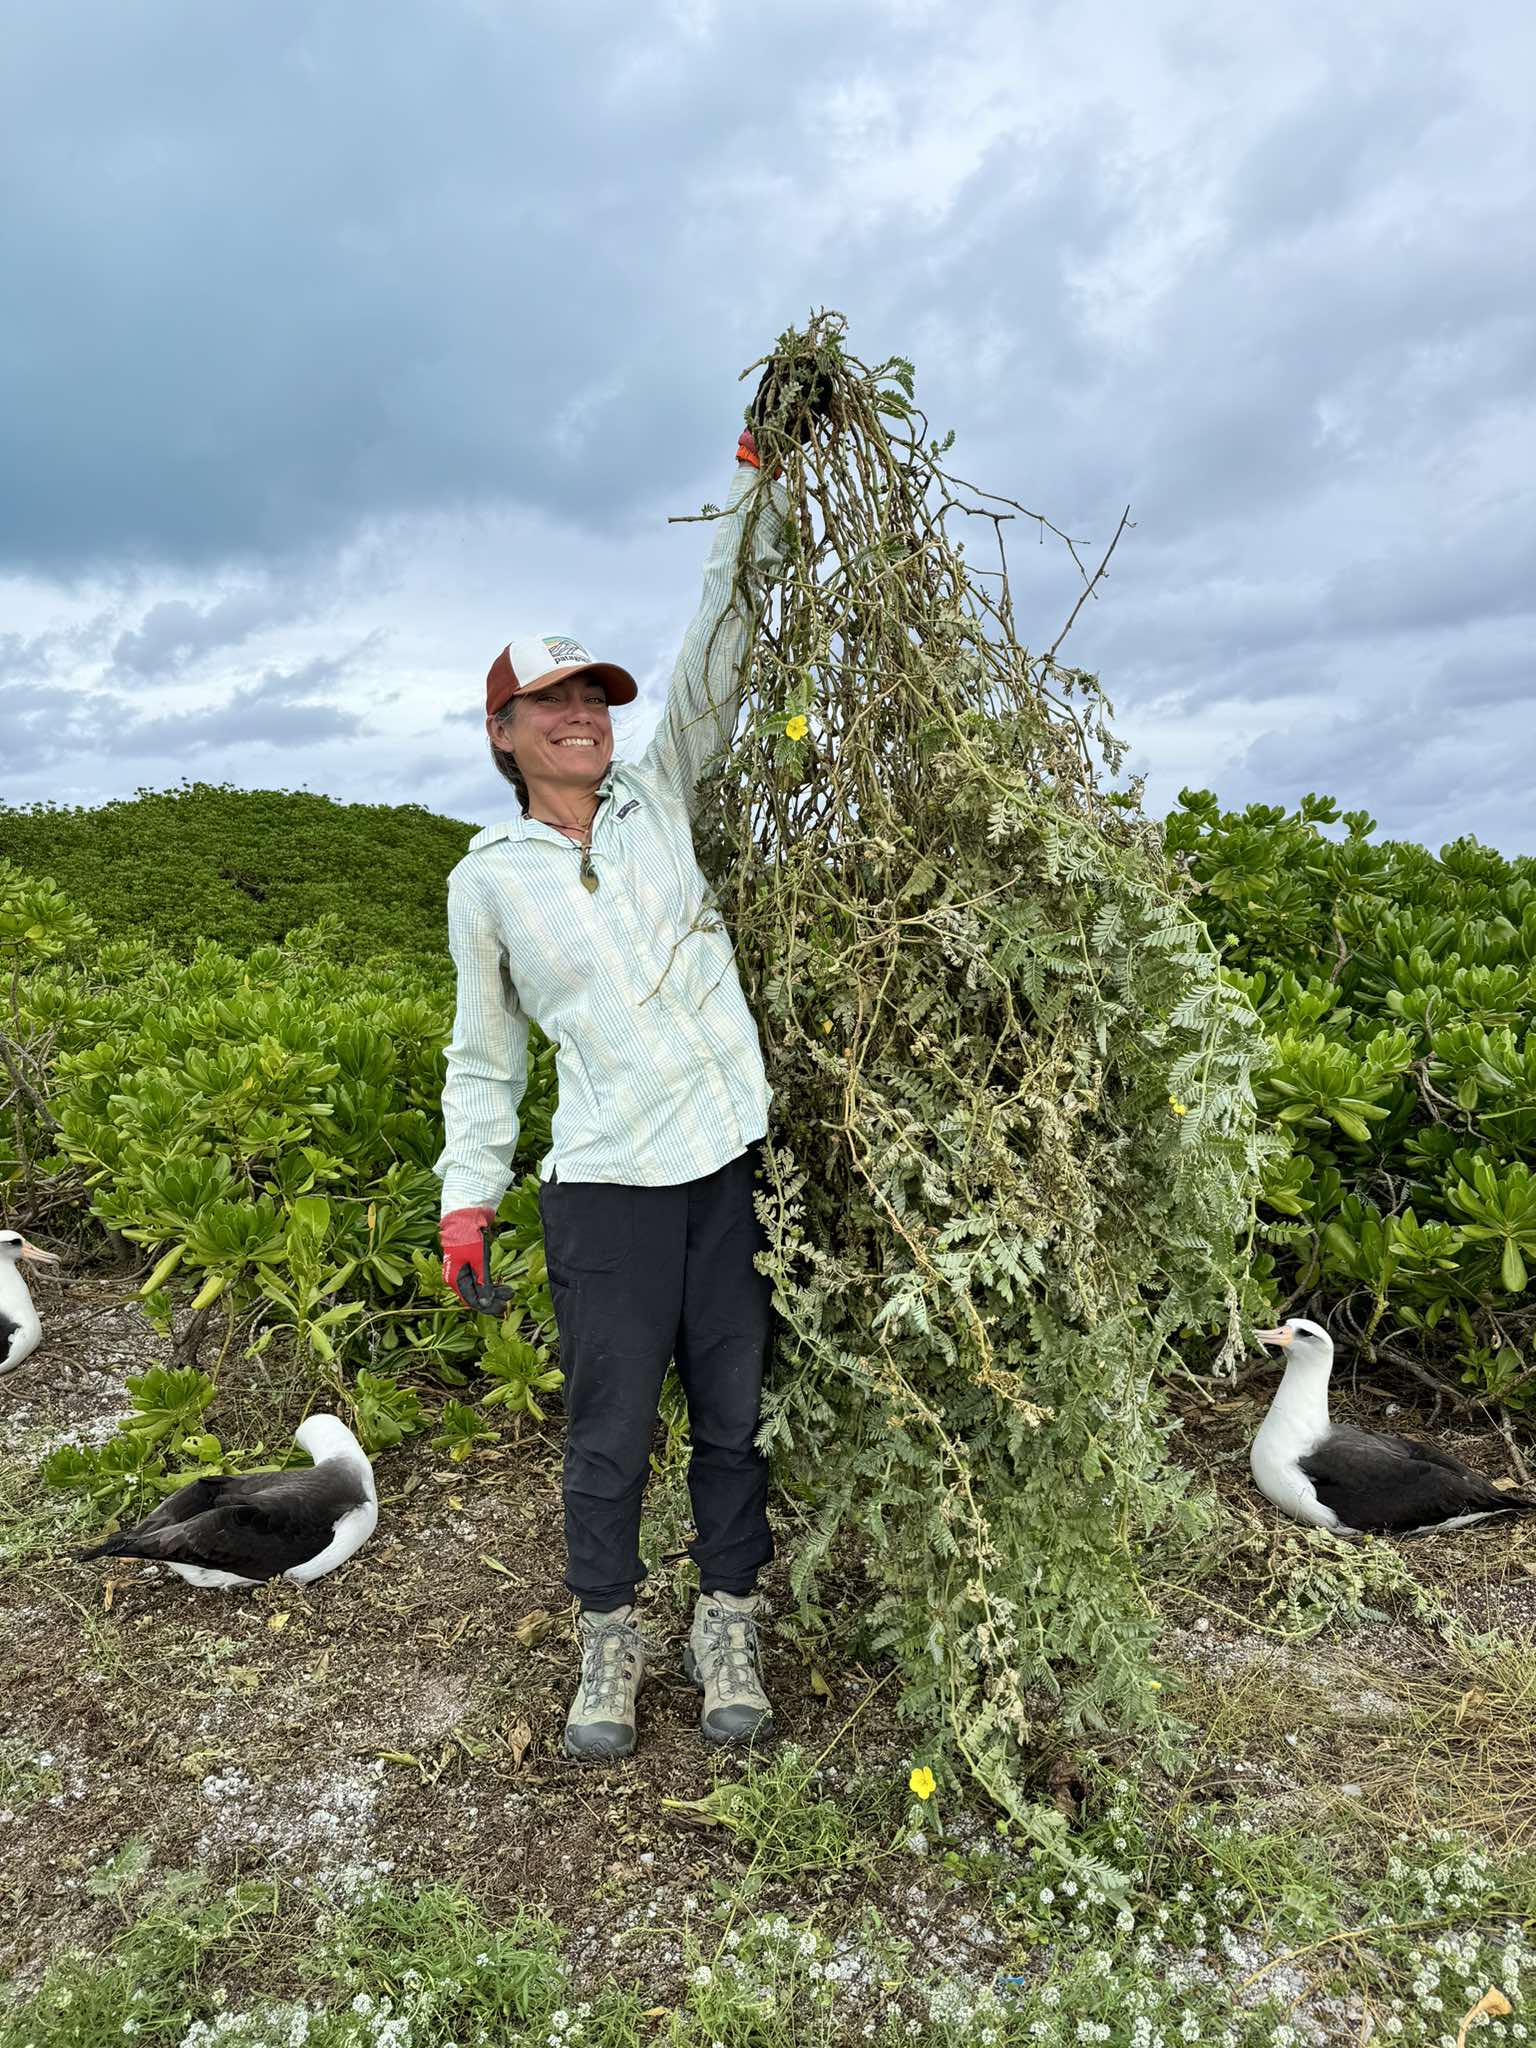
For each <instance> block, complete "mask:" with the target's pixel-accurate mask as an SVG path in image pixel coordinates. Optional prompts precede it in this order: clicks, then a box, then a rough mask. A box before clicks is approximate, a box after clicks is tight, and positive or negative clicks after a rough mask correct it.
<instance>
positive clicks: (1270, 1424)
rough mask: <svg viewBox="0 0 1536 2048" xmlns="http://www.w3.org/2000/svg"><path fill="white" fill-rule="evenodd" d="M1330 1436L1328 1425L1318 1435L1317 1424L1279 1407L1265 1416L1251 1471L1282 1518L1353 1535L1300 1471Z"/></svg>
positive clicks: (1251, 1454) (1250, 1459)
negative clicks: (1285, 1411)
mask: <svg viewBox="0 0 1536 2048" xmlns="http://www.w3.org/2000/svg"><path fill="white" fill-rule="evenodd" d="M1327 1433H1328V1429H1327V1425H1326V1423H1325V1424H1324V1426H1323V1429H1322V1430H1321V1431H1319V1430H1318V1429H1317V1427H1316V1426H1315V1424H1314V1423H1312V1422H1310V1421H1300V1420H1298V1419H1296V1418H1294V1417H1292V1416H1289V1415H1287V1414H1285V1413H1284V1412H1283V1410H1282V1409H1281V1408H1280V1406H1279V1404H1278V1403H1277V1404H1276V1406H1275V1407H1273V1408H1271V1409H1270V1411H1269V1413H1268V1415H1266V1416H1265V1418H1264V1421H1263V1423H1262V1425H1261V1426H1260V1429H1259V1433H1258V1435H1257V1436H1256V1437H1255V1438H1254V1440H1253V1448H1252V1449H1251V1450H1250V1451H1249V1453H1248V1469H1249V1471H1250V1472H1252V1474H1253V1481H1254V1484H1255V1486H1257V1487H1258V1489H1259V1491H1260V1493H1262V1494H1263V1496H1264V1498H1265V1499H1266V1500H1268V1501H1273V1502H1274V1504H1275V1506H1276V1507H1277V1508H1279V1509H1280V1510H1281V1512H1282V1513H1283V1514H1287V1515H1291V1516H1293V1517H1294V1518H1295V1519H1296V1520H1297V1521H1298V1522H1307V1523H1310V1525H1311V1526H1312V1527H1313V1528H1314V1529H1327V1530H1330V1531H1331V1532H1332V1534H1334V1535H1335V1536H1344V1535H1352V1534H1353V1533H1354V1532H1353V1531H1352V1530H1348V1529H1346V1528H1345V1527H1344V1524H1343V1523H1342V1522H1341V1521H1340V1520H1339V1518H1338V1516H1337V1515H1336V1514H1335V1513H1334V1512H1333V1509H1332V1508H1330V1507H1325V1506H1324V1505H1323V1503H1322V1502H1321V1501H1320V1500H1319V1499H1318V1497H1317V1492H1316V1489H1315V1488H1314V1487H1313V1484H1312V1482H1311V1480H1310V1479H1309V1478H1308V1477H1307V1475H1306V1473H1305V1472H1303V1471H1302V1469H1301V1462H1300V1461H1301V1460H1302V1459H1303V1458H1305V1457H1307V1456H1308V1455H1309V1453H1310V1452H1312V1451H1315V1450H1316V1449H1317V1446H1318V1444H1319V1443H1320V1442H1321V1441H1322V1438H1323V1437H1324V1436H1326V1435H1327Z"/></svg>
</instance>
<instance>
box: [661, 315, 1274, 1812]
mask: <svg viewBox="0 0 1536 2048" xmlns="http://www.w3.org/2000/svg"><path fill="white" fill-rule="evenodd" d="M842 333H843V324H842V322H841V319H840V318H839V317H838V316H835V315H822V316H818V317H817V318H816V319H814V320H813V321H812V322H811V323H810V324H809V327H808V329H807V331H806V332H804V333H791V334H788V335H786V336H785V337H784V338H783V339H782V340H781V342H780V344H779V348H778V351H777V352H776V359H775V361H774V363H773V365H772V366H771V367H772V368H773V371H774V374H773V376H772V377H771V378H770V380H769V383H768V386H767V389H766V393H765V397H764V399H763V401H762V404H763V408H764V409H763V412H762V414H761V416H760V423H759V431H758V439H759V445H760V448H761V451H762V454H763V457H764V461H765V465H766V466H767V467H768V468H769V469H772V468H774V467H775V466H777V465H782V475H783V483H784V487H785V489H786V490H787V492H788V498H789V506H790V525H791V536H790V542H789V561H788V565H787V570H786V573H785V575H784V578H783V580H782V582H781V583H780V584H779V586H778V587H777V588H776V589H775V590H774V591H773V592H771V593H770V594H769V595H768V596H767V597H766V598H763V597H760V596H757V595H754V592H755V591H756V589H757V588H758V586H756V585H755V584H754V583H753V581H752V578H751V575H750V573H749V571H748V568H747V564H748V563H749V562H750V560H751V547H752V542H751V537H750V535H749V536H748V537H747V539H746V540H745V542H744V545H743V553H742V564H743V570H742V582H741V601H742V602H743V603H746V604H748V605H750V607H751V610H752V616H753V617H754V619H755V621H756V627H755V630H754V632H753V633H752V635H751V639H750V647H749V653H748V656H747V660H748V663H749V674H748V676H747V686H748V689H749V692H750V695H749V703H750V704H751V706H752V710H751V714H750V717H749V719H748V722H747V727H746V730H745V732H744V734H743V735H742V736H741V738H740V739H739V741H738V743H737V745H736V746H735V748H734V749H733V750H732V752H731V754H730V756H729V757H728V758H727V759H726V760H725V761H724V762H723V763H722V764H721V766H720V768H719V770H718V771H717V774H716V776H715V778H714V779H713V781H712V783H711V785H710V788H709V791H708V793H707V796H706V800H705V802H704V804H703V807H702V811H703V814H702V816H701V818H700V821H699V832H698V841H699V850H700V855H701V858H702V860H703V862H704V865H705V868H706V871H707V872H709V873H710V874H711V875H712V877H713V878H714V880H715V882H716V885H717V888H718V892H719V898H720V904H721V908H722V911H723V913H724V915H725V918H726V921H727V923H728V925H729V927H730V929H731V931H732V933H733V935H734V939H735V942H736V947H737V951H738V955H739V958H740V963H741V969H742V975H743V980H744V983H745V986H746V988H747V991H748V995H749V998H750V999H751V1001H752V1003H753V1006H754V1009H755V1011H756V1014H757V1017H758V1020H759V1024H760V1027H761V1031H762V1037H763V1043H764V1050H765V1054H766V1057H767V1061H768V1067H769V1077H770V1080H771V1082H772V1084H773V1087H774V1090H775V1104H774V1124H773V1130H772V1133H771V1136H770V1142H769V1147H768V1174H767V1185H766V1187H765V1189H764V1193H763V1208H764V1213H765V1217H766V1221H767V1223H768V1226H769V1231H770V1240H771V1270H772V1273H773V1278H774V1282H775V1290H776V1302H777V1307H778V1311H779V1315H780V1317H781V1319H782V1322H781V1331H780V1340H779V1347H778V1356H777V1360H776V1364H775V1370H774V1373H773V1376H772V1379H771V1383H770V1392H769V1395H768V1398H767V1401H766V1405H765V1427H766V1431H767V1440H768V1441H769V1442H770V1443H771V1445H772V1446H773V1447H774V1449H775V1452H776V1453H777V1454H778V1466H779V1470H780V1472H781V1474H782V1475H783V1477H784V1479H785V1481H786V1485H787V1488H788V1492H789V1497H790V1499H791V1500H792V1501H793V1502H795V1503H796V1504H797V1505H798V1510H799V1520H800V1539H799V1543H798V1548H797V1556H796V1559H795V1564H794V1570H795V1580H796V1585H797V1588H798V1589H799V1590H800V1591H801V1592H802V1593H803V1592H805V1591H806V1590H807V1588H809V1587H810V1586H812V1585H813V1584H814V1583H815V1580H816V1575H817V1572H818V1569H819V1568H820V1567H821V1566H823V1565H824V1563H825V1561H826V1559H827V1555H828V1550H829V1546H830V1545H831V1544H832V1542H833V1540H834V1539H835V1538H836V1537H837V1535H838V1534H839V1533H840V1532H842V1531H846V1530H848V1529H849V1528H850V1527H857V1528H858V1529H860V1530H862V1532H863V1533H864V1534H865V1536H866V1537H867V1538H868V1539H869V1541H868V1544H867V1553H868V1558H869V1564H870V1569H871V1570H872V1571H873V1573H874V1575H875V1578H876V1582H877V1585H878V1588H879V1598H878V1601H877V1604H876V1607H875V1609H874V1612H873V1616H872V1622H873V1627H874V1630H875V1633H876V1636H877V1638H878V1641H879V1643H880V1644H881V1645H883V1646H885V1647H888V1648H890V1649H893V1650H894V1651H895V1652H896V1653H897V1654H898V1656H899V1657H900V1660H901V1662H902V1666H903V1669H904V1672H905V1677H906V1687H905V1693H904V1697H903V1705H904V1708H905V1710H906V1711H907V1712H908V1713H909V1714H911V1715H912V1716H913V1717H914V1718H915V1719H917V1720H919V1721H920V1722H922V1723H923V1724H924V1725H925V1726H926V1728H927V1729H928V1730H929V1731H930V1733H931V1734H934V1735H937V1733H938V1731H939V1730H940V1729H943V1730H945V1731H946V1732H947V1733H948V1735H949V1736H950V1737H951V1738H952V1739H953V1741H954V1743H955V1744H956V1745H957V1747H958V1750H959V1753H960V1754H961V1755H962V1756H963V1758H964V1759H965V1761H966V1763H967V1764H968V1765H969V1767H970V1769H971V1770H972V1771H973V1772H974V1773H975V1774H976V1776H977V1777H978V1778H979V1779H980V1780H981V1781H982V1782H983V1783H984V1784H985V1785H986V1786H987V1787H988V1789H989V1790H990V1791H991V1792H992V1793H993V1795H994V1796H995V1797H996V1798H997V1799H998V1800H999V1801H1001V1802H1002V1803H1003V1804H1005V1805H1006V1806H1008V1807H1009V1808H1010V1809H1012V1810H1013V1811H1014V1813H1015V1814H1016V1815H1017V1816H1018V1817H1019V1818H1020V1819H1021V1820H1023V1821H1025V1822H1026V1824H1027V1825H1029V1826H1031V1827H1032V1828H1034V1829H1035V1830H1036V1831H1037V1832H1039V1833H1041V1834H1043V1835H1048V1834H1051V1833H1052V1832H1053V1831H1054V1829H1055V1827H1056V1825H1057V1824H1056V1823H1055V1821H1054V1818H1053V1817H1052V1816H1050V1815H1048V1814H1046V1813H1045V1812H1044V1811H1043V1810H1042V1809H1041V1808H1040V1807H1039V1806H1037V1805H1033V1804H1032V1803H1031V1801H1030V1799H1029V1796H1028V1784H1029V1771H1030V1768H1031V1763H1032V1760H1033V1759H1034V1758H1036V1757H1038V1755H1039V1749H1040V1744H1039V1735H1040V1731H1041V1728H1042V1725H1043V1724H1046V1723H1048V1722H1050V1721H1060V1722H1064V1723H1065V1725H1066V1726H1067V1727H1068V1728H1085V1727H1086V1728H1093V1727H1100V1726H1104V1725H1112V1724H1115V1723H1120V1722H1125V1721H1133V1720H1138V1719H1144V1718H1145V1717H1146V1716H1147V1715H1148V1713H1149V1712H1150V1711H1151V1710H1152V1708H1153V1706H1154V1702H1155V1691H1156V1687H1155V1683H1154V1681H1153V1680H1152V1678H1151V1676H1150V1672H1149V1667H1148V1662H1147V1651H1148V1645H1149V1642H1150V1638H1151V1635H1152V1631H1153V1627H1154V1620H1153V1616H1152V1614H1151V1612H1150V1610H1149V1606H1148V1603H1147V1600H1146V1598H1145V1596H1144V1594H1143V1592H1142V1590H1141V1585H1140V1581H1139V1573H1138V1558H1139V1556H1140V1555H1141V1554H1142V1552H1143V1548H1144V1546H1145V1545H1146V1544H1147V1543H1148V1542H1149V1540H1152V1539H1154V1538H1157V1539H1160V1540H1162V1539H1166V1538H1168V1537H1169V1535H1170V1534H1171V1533H1172V1532H1177V1534H1178V1535H1179V1536H1180V1537H1182V1538H1184V1539H1185V1540H1188V1539H1190V1538H1191V1537H1193V1536H1194V1535H1195V1533H1196V1532H1197V1531H1198V1528H1199V1527H1200V1524H1201V1517H1200V1514H1199V1512H1198V1511H1197V1509H1196V1508H1195V1507H1194V1505H1193V1504H1192V1503H1190V1502H1188V1501H1186V1500H1185V1499H1184V1498H1183V1497H1182V1488H1181V1486H1180V1484H1179V1483H1178V1479H1177V1475H1176V1474H1174V1473H1171V1472H1170V1470H1169V1469H1168V1467H1167V1465H1166V1463H1165V1459H1164V1435H1165V1424H1164V1421H1163V1417H1162V1412H1161V1409H1160V1407H1159V1403H1158V1400H1157V1398H1156V1395H1155V1392H1154V1382H1155V1378H1156V1375H1157V1373H1158V1371H1159V1368H1160V1366H1161V1365H1163V1364H1165V1363H1166V1362H1167V1361H1168V1360H1169V1358H1170V1357H1171V1356H1172V1355H1173V1354H1174V1352H1175V1349H1176V1347H1177V1346H1178V1345H1179V1344H1180V1343H1184V1344H1185V1345H1187V1346H1190V1347H1192V1348H1193V1350H1194V1352H1195V1353H1196V1354H1197V1355H1198V1358H1199V1361H1200V1363H1201V1364H1202V1365H1204V1364H1208V1363H1209V1362H1211V1358H1212V1353H1213V1350H1214V1351H1216V1352H1217V1353H1218V1354H1219V1359H1220V1360H1225V1359H1227V1358H1229V1357H1230V1356H1231V1355H1232V1353H1233V1351H1234V1350H1235V1348H1236V1346H1237V1344H1238V1342H1239V1340H1240V1327H1241V1323H1242V1319H1243V1316H1244V1314H1245V1313H1246V1312H1247V1310H1248V1309H1249V1307H1250V1306H1252V1303H1251V1298H1250V1290H1249V1289H1248V1288H1247V1285H1246V1282H1245V1277H1244V1276H1245V1252H1246V1237H1247V1233H1248V1230H1249V1227H1250V1221H1251V1198H1252V1190H1253V1186H1254V1181H1255V1174H1256V1164H1257V1158H1258V1151H1259V1146H1260V1143H1261V1141H1260V1139H1259V1138H1258V1136H1257V1133H1256V1126H1255V1116H1254V1108H1253V1100H1252V1094H1251V1090H1250V1085H1249V1074H1250V1069H1251V1067H1252V1065H1253V1064H1254V1062H1255V1061H1256V1060H1257V1059H1258V1057H1259V1051H1260V1044H1261V1040H1260V1037H1259V1034H1258V1030H1257V1027H1256V1025H1255V1022H1254V1019H1253V1017H1252V1015H1251V1013H1250V1012H1249V1010H1248V1009H1247V1007H1246V1005H1245V1003H1244V1002H1243V1001H1242V1000H1241V999H1240V998H1238V997H1236V996H1234V995H1233V994H1232V992H1231V991H1230V990H1228V989H1226V988H1225V987H1224V986H1223V984H1222V982H1221V979H1220V976H1219V973H1218V967H1217V962H1216V959H1215V956H1214V954H1213V952H1212V950H1211V947H1210V945H1209V943H1208V941H1207V940H1206V939H1205V937H1204V935H1203V933H1202V931H1201V928H1200V926H1199V925H1198V923H1197V922H1196V920H1195V919H1194V918H1193V917H1192V916H1191V915H1190V914H1189V912H1188V910H1187V908H1186V907H1185V904H1184V902H1183V901H1182V900H1181V892H1180V885H1179V881H1178V877H1177V875H1176V874H1175V873H1174V871H1173V868H1172V866H1171V863H1170V862H1169V860H1168V858H1167V857H1166V855H1165V853H1164V850H1163V846H1162V840H1161V833H1160V829H1159V827H1158V826H1157V824H1156V823H1155V822H1153V821H1151V820H1149V819H1148V818H1147V817H1145V816H1144V815H1143V814H1142V812H1141V810H1140V806H1139V800H1138V796H1139V793H1138V792H1137V791H1136V790H1135V789H1134V788H1133V789H1132V790H1131V791H1130V792H1125V791H1121V792H1116V791H1114V790H1113V789H1112V788H1109V787H1101V786H1100V778H1101V775H1102V774H1103V771H1104V769H1105V768H1106V767H1107V769H1108V770H1109V771H1110V773H1111V775H1112V774H1113V771H1115V770H1116V769H1118V767H1119V764H1120V758H1121V749H1120V747H1119V745H1118V744H1117V742H1116V740H1115V739H1114V737H1113V735H1112V734H1111V732H1110V731H1109V730H1108V727H1107V725H1106V722H1105V720H1106V712H1107V709H1108V707H1107V706H1106V705H1105V703H1104V700H1103V698H1102V696H1101V694H1100V691H1099V687H1098V684H1097V682H1096V680H1095V679H1094V678H1093V677H1091V676H1087V675H1084V674H1082V673H1080V672H1078V671H1075V670H1071V669H1068V668H1065V667H1063V666H1062V665H1061V664H1059V663H1058V662H1057V660H1056V659H1055V656H1056V652H1057V649H1058V648H1059V646H1060V636H1059V635H1058V637H1057V640H1056V642H1055V645H1053V646H1052V648H1051V651H1050V652H1049V653H1048V654H1045V655H1031V654H1029V653H1028V652H1027V651H1026V650H1025V648H1024V647H1023V646H1022V645H1021V644H1020V640H1019V637H1018V635H1017V631H1016V628H1015V623H1014V609H1013V591H1012V588H1011V585H1010V582H1009V576H1008V563H1007V557H1006V550H1005V549H1004V547H1003V540H1004V534H1005V529H1006V523H1007V521H1008V520H1009V519H1010V518H1019V517H1021V516H1022V518H1024V519H1025V520H1033V519H1034V517H1035V515H1032V514H1026V513H1024V512H1023V508H1022V507H1019V506H1015V505H1012V504H1010V503H1009V502H1008V501H1005V500H1002V499H998V498H994V497H991V496H989V495H987V494H984V493H981V492H979V491H977V490H974V489H973V488H971V487H969V486H966V485H964V484H961V483H959V482H958V481H957V480H955V479H953V478H951V477H949V476H948V475H947V474H946V472H945V471H944V469H943V467H942V456H943V453H944V450H943V449H942V448H940V446H939V445H938V443H936V442H934V441H930V440H928V439H927V438H926V436H927V432H928V429H927V423H926V421H925V420H924V419H923V417H922V415H921V414H920V413H919V412H918V411H917V409H916V408H915V406H914V405H913V404H912V398H911V392H912V371H911V367H910V365H908V364H906V363H904V362H900V361H896V362H891V363H887V364H885V365H883V366H881V367H880V368H879V369H870V368H868V367H866V366H865V365H864V364H862V363H860V362H858V361H856V360H855V359H854V358H853V357H852V356H851V355H849V354H847V353H846V352H845V350H844V349H843V347H842ZM812 411H813V412H814V419H813V420H812V419H808V413H810V412H812ZM802 429H804V430H805V432H806V434H807V436H808V438H806V439H804V441H802V438H801V431H802ZM946 445H947V444H946ZM765 515H766V507H765ZM769 516H771V515H769ZM962 528H963V529H964V531H963V534H962V532H961V531H960V529H962ZM1035 530H1036V529H1035V528H1034V527H1031V528H1030V531H1031V532H1032V533H1033V532H1034V531H1035ZM1038 530H1039V532H1041V533H1042V534H1044V533H1047V532H1049V533H1052V534H1054V533H1055V529H1054V528H1048V527H1047V526H1046V524H1045V523H1044V522H1039V524H1038ZM978 538H979V539H980V540H981V541H982V542H983V543H984V544H985V545H986V548H987V554H988V559H989V560H990V562H991V564H992V567H991V570H990V572H989V571H987V570H984V569H983V568H982V567H981V566H979V565H976V564H973V561H972V558H971V556H970V555H969V554H968V553H967V552H966V550H965V546H964V542H965V541H966V540H970V541H971V542H973V543H974V542H975V541H976V540H977V539H978ZM1058 539H1059V540H1061V541H1062V542H1063V543H1064V544H1065V545H1067V546H1069V547H1070V546H1071V543H1070V542H1068V541H1066V537H1065V536H1058ZM1073 554H1074V559H1076V551H1075V549H1074V550H1073ZM1095 580H1096V579H1095V578H1093V577H1089V576H1088V575H1086V573H1085V574H1084V576H1083V585H1084V591H1085V593H1086V591H1087V589H1089V588H1091V587H1092V584H1093V582H1094V581H1095ZM1079 602H1081V599H1080V600H1079ZM1069 623H1070V622H1069ZM1213 1338H1214V1340H1215V1341H1214V1343H1213Z"/></svg>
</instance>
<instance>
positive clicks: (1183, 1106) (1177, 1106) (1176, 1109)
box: [1168, 1095, 1189, 1116]
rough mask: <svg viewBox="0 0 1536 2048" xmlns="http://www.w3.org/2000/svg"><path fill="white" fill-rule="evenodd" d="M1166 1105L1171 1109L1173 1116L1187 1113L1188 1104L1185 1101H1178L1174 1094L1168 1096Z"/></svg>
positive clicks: (1186, 1114)
mask: <svg viewBox="0 0 1536 2048" xmlns="http://www.w3.org/2000/svg"><path fill="white" fill-rule="evenodd" d="M1168 1107H1169V1108H1170V1109H1171V1110H1172V1111H1173V1113H1174V1115H1175V1116H1188V1115H1189V1104H1188V1103H1187V1102H1180V1101H1179V1099H1178V1097H1177V1096H1176V1095H1170V1096H1169V1098H1168Z"/></svg>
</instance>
